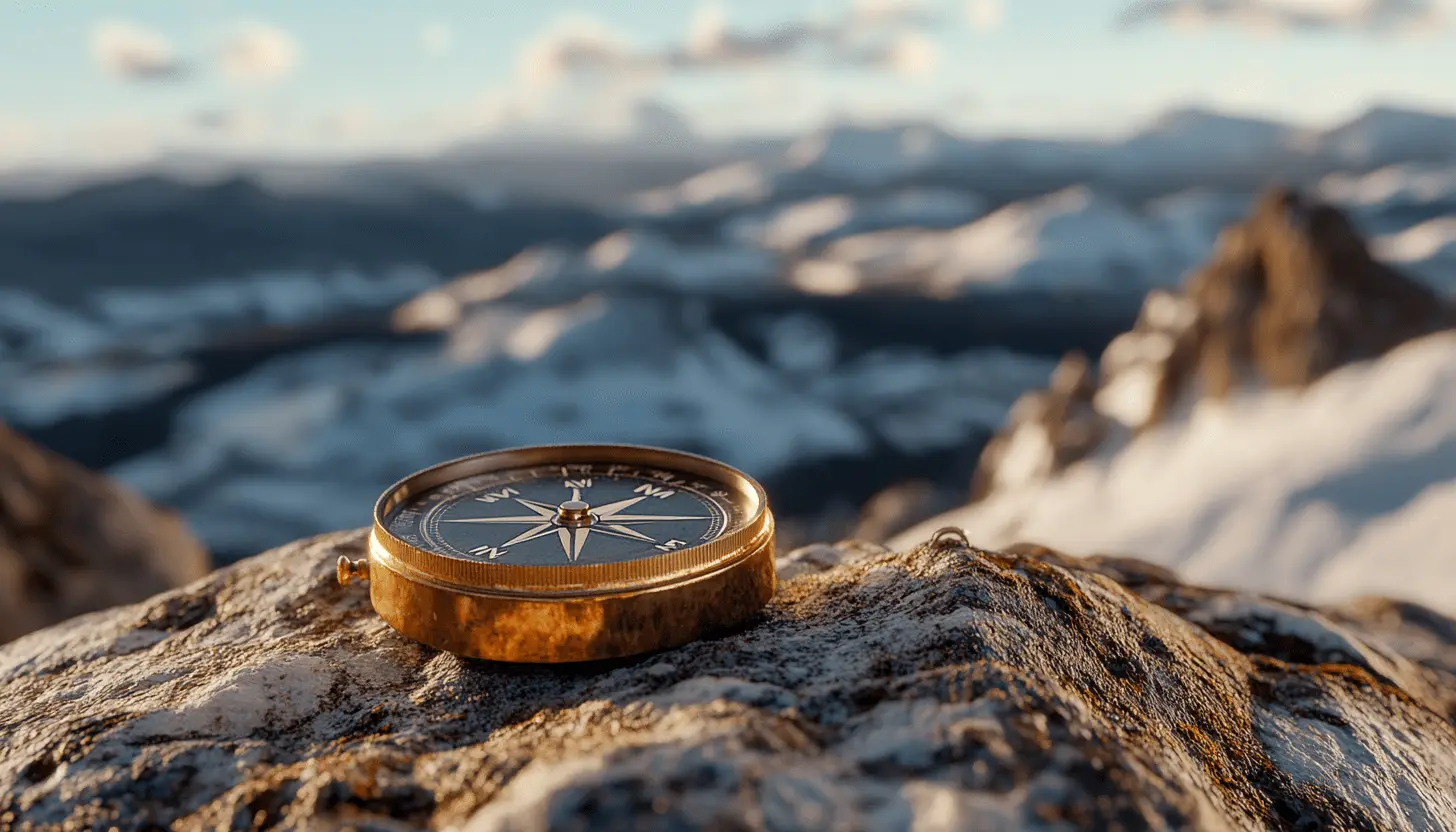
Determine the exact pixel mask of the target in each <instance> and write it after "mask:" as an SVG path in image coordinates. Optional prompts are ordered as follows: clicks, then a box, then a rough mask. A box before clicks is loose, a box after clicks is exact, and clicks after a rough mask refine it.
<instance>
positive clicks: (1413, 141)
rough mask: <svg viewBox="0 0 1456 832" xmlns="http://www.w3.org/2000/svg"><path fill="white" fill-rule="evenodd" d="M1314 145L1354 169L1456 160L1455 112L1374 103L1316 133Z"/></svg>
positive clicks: (1335, 161)
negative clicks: (1367, 109) (1349, 118)
mask: <svg viewBox="0 0 1456 832" xmlns="http://www.w3.org/2000/svg"><path fill="white" fill-rule="evenodd" d="M1314 146H1315V147H1316V148H1317V149H1318V152H1319V153H1320V154H1321V155H1323V157H1324V158H1325V159H1327V160H1328V161H1329V162H1330V163H1331V164H1332V165H1334V166H1336V167H1340V168H1354V169H1357V170H1371V169H1373V168H1378V167H1384V166H1386V165H1395V164H1401V163H1405V162H1456V115H1451V114H1447V113H1430V112H1423V111H1420V110H1411V109H1403V108H1397V107H1374V108H1372V109H1370V110H1369V111H1367V112H1365V113H1363V114H1362V115H1360V116H1358V117H1356V118H1355V119H1353V120H1352V121H1350V122H1348V123H1346V124H1342V125H1340V126H1338V127H1335V128H1333V129H1331V130H1328V131H1325V132H1324V133H1322V134H1320V135H1319V136H1318V138H1317V139H1316V141H1315V142H1314Z"/></svg>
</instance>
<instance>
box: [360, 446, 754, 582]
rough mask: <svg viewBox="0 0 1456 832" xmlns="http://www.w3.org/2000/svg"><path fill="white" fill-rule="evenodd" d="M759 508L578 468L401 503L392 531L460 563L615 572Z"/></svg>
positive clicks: (467, 483)
mask: <svg viewBox="0 0 1456 832" xmlns="http://www.w3.org/2000/svg"><path fill="white" fill-rule="evenodd" d="M754 502H755V501H754V500H752V499H750V495H744V494H743V493H742V492H740V491H739V490H737V489H736V488H734V487H733V486H732V485H731V484H730V483H728V482H724V481H721V480H718V479H715V478H712V477H709V476H704V475H702V474H695V473H689V472H685V471H680V470H673V469H668V468H660V467H653V466H649V465H634V464H622V463H607V462H600V463H598V462H577V463H569V464H565V465H556V464H550V465H536V466H529V467H519V468H506V469H502V470H496V471H489V472H484V473H479V474H474V475H470V476H464V477H461V478H459V479H455V480H452V481H449V482H446V483H444V484H442V485H439V486H437V487H435V488H432V489H429V490H427V491H424V492H422V493H419V494H417V495H414V496H412V497H410V498H408V499H406V500H404V501H403V502H402V503H400V504H399V505H398V506H396V507H395V508H394V509H393V510H392V511H391V512H390V513H389V514H388V515H387V516H386V518H385V527H386V528H387V529H388V530H389V532H390V533H391V534H393V535H394V536H395V537H398V538H399V539H401V540H403V541H404V542H406V543H409V544H410V545H412V546H415V547H418V548H420V549H424V550H426V551H429V552H432V553H434V554H438V555H443V556H446V557H450V558H456V559H461V560H468V561H476V562H484V563H499V564H509V565H518V566H565V565H592V564H611V563H621V562H624V561H633V560H638V559H642V558H649V557H654V556H658V555H663V554H666V553H670V552H675V551H679V550H683V549H686V548H690V547H693V546H699V545H702V544H705V543H709V542H711V541H714V540H717V539H719V538H721V537H723V536H724V535H725V534H727V533H729V532H732V531H734V530H735V529H738V528H741V527H742V525H743V524H744V523H745V522H746V521H747V520H748V519H750V515H751V513H752V511H753V509H754V507H755V506H754V505H753V503H754Z"/></svg>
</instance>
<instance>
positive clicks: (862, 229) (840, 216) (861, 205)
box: [723, 188, 986, 253]
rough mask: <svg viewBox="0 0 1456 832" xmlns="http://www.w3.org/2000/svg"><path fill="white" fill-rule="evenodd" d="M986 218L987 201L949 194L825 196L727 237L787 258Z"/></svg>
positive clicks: (735, 221)
mask: <svg viewBox="0 0 1456 832" xmlns="http://www.w3.org/2000/svg"><path fill="white" fill-rule="evenodd" d="M985 213H986V201H985V200H984V199H983V198H981V197H979V196H977V195H976V194H974V193H969V192H966V191H957V190H952V189H950V188H907V189H905V190H901V191H893V192H890V193H887V194H883V195H874V196H848V195H837V196H824V197H817V198H814V199H806V200H803V201H800V202H791V203H789V204H787V205H783V206H781V207H778V208H775V209H773V210H771V211H768V212H766V213H764V214H748V215H745V216H739V217H734V218H732V219H731V220H729V221H727V222H725V223H724V224H723V234H724V236H725V237H726V238H727V239H729V240H732V241H734V242H738V243H744V244H747V245H751V246H754V247H756V248H762V249H767V250H769V251H777V252H783V253H793V252H798V251H802V250H805V249H809V248H814V247H817V246H820V245H823V244H825V243H829V242H833V241H834V240H837V239H840V238H841V237H846V236H849V235H851V234H863V233H867V232H871V231H883V230H887V229H892V228H920V229H942V228H953V227H955V226H958V225H962V224H964V223H968V222H970V221H971V220H974V219H976V218H978V217H980V216H981V215H983V214H985Z"/></svg>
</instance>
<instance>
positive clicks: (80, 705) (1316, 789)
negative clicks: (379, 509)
mask: <svg viewBox="0 0 1456 832" xmlns="http://www.w3.org/2000/svg"><path fill="white" fill-rule="evenodd" d="M364 539H365V538H364V535H363V533H356V532H350V533H340V534H336V535H331V536H326V537H322V538H318V539H315V540H310V541H303V542H300V543H297V544H293V545H290V546H286V547H283V548H281V549H277V550H274V551H272V552H268V553H265V554H263V555H259V556H257V557H254V558H250V559H248V560H245V561H243V562H241V563H239V564H238V565H236V566H234V567H231V568H228V569H226V570H223V571H220V572H217V573H215V574H213V575H211V576H209V577H207V578H205V579H203V580H201V581H199V582H197V583H194V584H192V585H190V586H188V587H185V588H183V589H180V590H175V591H172V592H169V593H166V594H164V595H160V596H158V597H156V598H153V599H152V600H150V601H147V602H145V603H141V604H136V605H133V606H129V607H122V608H118V609H114V610H109V611H105V612H100V613H94V614H91V615H88V616H84V617H81V618H77V619H74V620H72V621H69V622H66V623H63V624H60V625H58V626H55V627H52V628H50V629H48V630H44V631H41V632H37V633H33V634H31V635H29V636H26V637H24V638H21V639H19V640H17V641H15V642H13V643H11V644H9V645H7V646H5V647H3V648H0V697H3V699H4V701H5V702H6V703H7V707H6V708H4V709H0V736H3V737H5V740H6V741H5V742H4V743H3V745H0V827H4V828H11V827H13V828H16V829H32V828H35V829H38V828H107V827H112V826H114V827H117V828H120V829H142V828H156V827H159V826H171V827H172V828H176V829H184V830H185V829H212V828H240V829H241V828H262V827H274V826H277V827H289V828H305V827H306V828H330V829H331V828H345V827H348V828H361V829H417V828H424V827H431V828H466V829H471V830H533V829H545V828H552V829H632V830H637V829H647V830H650V829H699V828H709V829H907V828H911V826H912V824H913V825H914V828H928V829H946V828H969V829H1007V828H1028V829H1071V828H1123V829H1143V828H1151V829H1174V828H1178V829H1182V828H1191V829H1219V830H1222V829H1267V828H1297V829H1316V828H1319V829H1323V828H1350V829H1437V828H1450V827H1452V826H1453V825H1456V727H1453V724H1452V720H1453V718H1456V702H1453V691H1456V676H1453V667H1452V664H1453V663H1452V657H1453V650H1456V622H1453V621H1451V620H1449V619H1446V618H1442V617H1440V616H1438V615H1435V614H1434V613H1431V612H1429V611H1426V610H1422V609H1420V608H1416V607H1412V606H1410V605H1402V604H1397V603H1394V602H1385V601H1375V600H1372V601H1366V602H1361V603H1360V604H1354V605H1351V606H1348V607H1343V608H1339V609H1330V610H1313V609H1308V608H1304V607H1298V606H1295V605H1291V604H1287V603H1283V602H1279V601H1275V600H1270V599H1265V598H1261V597H1257V596H1251V595H1242V594H1236V593H1230V592H1222V591H1217V590H1209V589H1202V588H1197V587H1189V586H1185V585H1183V584H1180V583H1179V582H1178V581H1177V580H1176V579H1175V578H1174V577H1173V576H1172V575H1171V574H1169V573H1167V572H1166V571H1163V570H1161V569H1158V568H1155V567H1152V566H1149V565H1147V564H1144V563H1141V562H1138V561H1132V560H1126V559H1113V558H1092V559H1087V560H1080V559H1075V558H1070V557H1065V556H1061V555H1058V554H1056V553H1054V552H1049V551H1045V550H1041V549H1038V548H1037V547H1030V546H1021V547H1015V549H1014V551H1011V552H1008V553H1005V554H996V553H989V552H981V551H978V550H974V549H971V548H969V547H966V546H963V545H959V544H958V543H957V538H956V536H955V535H953V534H952V535H944V536H942V537H938V538H937V539H936V542H935V545H929V544H927V545H924V546H920V547H918V548H916V549H914V550H912V551H908V552H902V553H894V552H888V551H884V550H881V549H878V548H877V547H873V546H851V545H843V546H834V547H822V548H821V549H820V550H818V551H816V552H814V553H810V552H799V553H791V555H790V556H786V558H785V563H784V566H785V567H786V570H785V571H786V572H787V571H789V570H788V569H787V567H790V566H793V565H794V564H795V563H797V564H799V566H800V568H799V570H798V571H800V572H801V575H800V577H797V578H795V579H793V580H790V581H787V582H785V583H784V584H783V585H782V586H781V589H780V591H779V594H778V596H777V598H776V599H775V600H774V602H773V603H772V604H770V606H769V607H768V608H767V609H766V611H765V612H764V614H763V615H762V616H761V618H760V619H759V620H757V621H756V622H754V623H753V624H752V625H751V626H750V627H748V628H746V629H744V630H742V631H739V632H735V633H726V634H723V635H721V636H720V637H718V638H714V639H710V640H705V641H701V642H697V643H694V644H689V645H687V646H684V647H681V648H678V649H675V650H671V651H667V652H663V653H660V654H656V655H652V656H646V657H641V658H638V659H635V660H630V661H622V662H615V663H611V664H602V665H590V666H583V667H515V666H503V665H498V664H489V663H484V662H476V661H468V660H462V659H458V658H456V657H454V656H451V655H448V654H443V653H439V652H437V651H435V650H432V649H430V648H427V647H424V646H422V645H419V644H415V643H413V642H410V641H407V640H406V639H404V638H402V637H401V636H399V635H397V634H396V633H394V632H393V631H392V630H390V629H389V628H388V627H387V626H386V625H385V624H383V623H382V622H381V621H380V620H379V619H378V618H377V617H376V616H375V615H374V614H373V612H372V610H371V609H370V607H369V604H368V600H367V596H366V593H365V592H363V591H362V589H361V588H360V587H358V586H353V587H339V586H337V585H335V583H334V580H333V571H334V566H333V562H334V559H335V558H337V557H338V556H339V555H340V554H346V555H349V556H352V557H358V556H359V555H361V554H362V552H363V542H364Z"/></svg>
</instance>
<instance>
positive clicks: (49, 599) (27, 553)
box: [0, 424, 211, 642]
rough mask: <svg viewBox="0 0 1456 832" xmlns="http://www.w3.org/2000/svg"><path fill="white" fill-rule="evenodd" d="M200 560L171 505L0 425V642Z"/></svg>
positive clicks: (174, 579) (170, 581)
mask: <svg viewBox="0 0 1456 832" xmlns="http://www.w3.org/2000/svg"><path fill="white" fill-rule="evenodd" d="M210 568H211V564H210V563H209V560H208V556H207V552H206V551H205V550H204V549H203V548H202V545H201V544H200V543H198V541H197V540H196V538H194V537H193V536H192V535H191V533H190V532H188V531H187V528H186V526H185V525H184V524H183V523H182V521H181V519H180V518H179V517H178V516H177V515H176V514H174V513H172V512H170V511H164V510H162V509H159V508H156V507H155V506H152V505H150V504H149V503H147V502H146V501H145V500H143V499H142V498H141V497H140V496H138V495H136V494H134V493H133V492H131V491H130V490H128V489H126V488H124V487H122V486H120V485H118V484H116V483H114V482H112V481H110V480H108V479H106V478H105V477H102V476H100V475H98V474H93V473H91V472H90V471H87V470H85V469H84V468H82V467H80V466H79V465H76V464H74V463H72V462H70V461H69V460H66V459H63V458H61V457H59V456H57V455H55V454H53V453H50V452H49V451H46V450H44V449H42V448H38V447H36V446H35V445H34V444H32V443H31V442H29V441H27V440H26V439H25V438H24V437H22V436H20V435H19V434H17V433H15V432H14V431H13V430H11V429H10V428H8V427H6V426H5V425H3V424H0V610H4V613H5V614H4V615H3V616H0V642H5V641H9V640H11V639H13V638H16V637H18V636H21V635H24V634H25V633H28V632H30V631H31V630H35V629H37V628H40V627H44V626H47V625H49V624H54V623H55V622H57V621H62V620H64V619H66V618H70V617H71V616H73V615H79V614H80V613H83V612H90V611H92V610H98V609H102V608H103V607H110V606H114V605H116V604H127V603H131V602H133V601H139V600H141V599H143V598H146V597H148V596H150V595H153V594H155V593H158V592H161V591H163V590H165V589H170V588H172V587H176V586H181V585H182V584H185V583H187V582H189V581H193V580H196V579H197V578H199V577H201V576H203V575H205V574H207V571H208V569H210Z"/></svg>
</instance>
